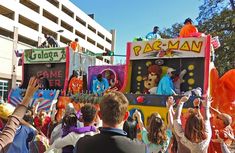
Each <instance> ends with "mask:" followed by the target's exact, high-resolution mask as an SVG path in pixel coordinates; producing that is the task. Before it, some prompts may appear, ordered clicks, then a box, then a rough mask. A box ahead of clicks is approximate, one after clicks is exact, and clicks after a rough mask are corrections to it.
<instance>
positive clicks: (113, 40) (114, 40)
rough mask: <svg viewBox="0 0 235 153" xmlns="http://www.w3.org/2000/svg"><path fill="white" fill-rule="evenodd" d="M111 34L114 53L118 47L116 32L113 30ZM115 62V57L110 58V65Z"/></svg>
mask: <svg viewBox="0 0 235 153" xmlns="http://www.w3.org/2000/svg"><path fill="white" fill-rule="evenodd" d="M111 34H112V45H111V51H113V52H114V50H115V47H116V30H115V29H112V30H111ZM113 62H114V57H113V56H112V57H110V63H111V64H113Z"/></svg>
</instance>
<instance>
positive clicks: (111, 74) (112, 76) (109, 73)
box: [101, 68, 121, 90]
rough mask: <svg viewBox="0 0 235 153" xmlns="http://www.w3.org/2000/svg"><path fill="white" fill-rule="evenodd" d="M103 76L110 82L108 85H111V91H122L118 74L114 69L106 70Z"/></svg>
mask: <svg viewBox="0 0 235 153" xmlns="http://www.w3.org/2000/svg"><path fill="white" fill-rule="evenodd" d="M101 74H102V75H103V76H105V78H106V79H107V80H108V83H109V85H110V87H109V88H110V89H111V90H120V89H121V84H120V83H121V82H120V81H119V78H118V73H116V72H115V71H114V70H113V69H111V68H110V69H109V68H108V69H104V70H103V71H102V72H101Z"/></svg>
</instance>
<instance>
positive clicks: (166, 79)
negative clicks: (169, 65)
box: [157, 74, 175, 95]
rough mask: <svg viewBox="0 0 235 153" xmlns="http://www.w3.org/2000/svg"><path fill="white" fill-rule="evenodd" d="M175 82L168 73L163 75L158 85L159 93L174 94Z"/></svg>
mask: <svg viewBox="0 0 235 153" xmlns="http://www.w3.org/2000/svg"><path fill="white" fill-rule="evenodd" d="M174 89H175V87H174V84H173V81H172V79H171V78H170V76H169V75H168V74H166V75H165V76H163V77H162V79H161V80H160V82H159V84H158V87H157V94H158V95H173V94H174V92H173V91H174Z"/></svg>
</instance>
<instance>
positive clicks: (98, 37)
mask: <svg viewBox="0 0 235 153" xmlns="http://www.w3.org/2000/svg"><path fill="white" fill-rule="evenodd" d="M0 21H1V22H0V46H1V47H0V96H2V95H4V98H6V95H7V89H8V87H10V86H13V87H14V86H15V85H14V84H12V85H9V84H11V83H12V82H15V81H16V80H17V81H18V82H19V81H20V80H21V78H22V72H21V67H18V66H17V58H16V56H15V54H14V50H19V49H28V48H35V47H37V46H39V45H40V44H41V43H42V42H43V41H44V40H45V38H44V35H43V34H49V35H52V36H53V37H54V38H56V39H57V41H58V42H59V45H60V47H63V46H66V45H67V44H68V43H69V42H71V41H73V40H74V39H75V38H78V39H79V44H80V45H81V47H82V48H83V50H88V51H92V52H94V53H102V52H105V51H113V50H114V47H115V43H114V42H115V30H111V31H108V30H106V29H105V28H104V27H102V26H101V25H100V24H98V23H97V22H96V21H95V20H94V19H92V18H91V17H90V16H88V15H87V14H86V13H84V12H83V11H81V10H80V9H79V8H78V7H77V6H75V5H74V4H73V3H72V2H70V1H69V0H40V1H39V0H0ZM58 31H63V32H58ZM111 60H112V59H110V58H103V57H99V58H97V64H104V63H112V61H111Z"/></svg>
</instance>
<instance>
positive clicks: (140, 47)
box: [130, 37, 206, 60]
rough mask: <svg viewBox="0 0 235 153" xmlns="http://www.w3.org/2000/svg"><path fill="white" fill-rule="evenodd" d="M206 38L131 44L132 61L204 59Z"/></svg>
mask: <svg viewBox="0 0 235 153" xmlns="http://www.w3.org/2000/svg"><path fill="white" fill-rule="evenodd" d="M205 46H206V37H201V38H180V39H179V38H177V39H157V40H152V41H137V42H133V43H132V44H131V49H130V59H131V60H139V59H155V58H184V57H204V56H205V55H204V52H205Z"/></svg>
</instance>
